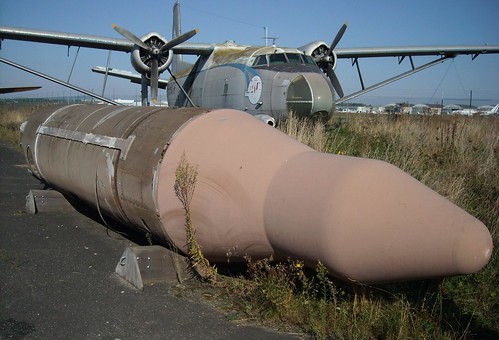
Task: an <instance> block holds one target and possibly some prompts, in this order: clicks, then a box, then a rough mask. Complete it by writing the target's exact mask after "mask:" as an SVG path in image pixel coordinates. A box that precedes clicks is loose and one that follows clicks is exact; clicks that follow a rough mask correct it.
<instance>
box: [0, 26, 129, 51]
mask: <svg viewBox="0 0 499 340" xmlns="http://www.w3.org/2000/svg"><path fill="white" fill-rule="evenodd" d="M0 38H1V39H12V40H24V41H32V42H40V43H46V44H56V45H65V46H81V47H90V48H97V49H103V50H113V51H122V52H130V51H131V50H132V49H133V46H134V45H133V43H131V42H130V41H128V40H125V39H117V38H109V37H99V36H94V35H86V34H75V33H61V32H51V31H44V30H35V29H27V28H16V27H5V26H0Z"/></svg>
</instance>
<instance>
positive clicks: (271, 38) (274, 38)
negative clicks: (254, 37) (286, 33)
mask: <svg viewBox="0 0 499 340" xmlns="http://www.w3.org/2000/svg"><path fill="white" fill-rule="evenodd" d="M262 39H265V46H267V41H268V40H272V46H273V47H275V41H276V40H277V39H279V38H278V37H265V38H262Z"/></svg>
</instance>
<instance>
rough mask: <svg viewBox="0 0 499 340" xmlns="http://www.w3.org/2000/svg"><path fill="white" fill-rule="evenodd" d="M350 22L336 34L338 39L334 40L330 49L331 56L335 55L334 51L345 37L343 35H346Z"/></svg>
mask: <svg viewBox="0 0 499 340" xmlns="http://www.w3.org/2000/svg"><path fill="white" fill-rule="evenodd" d="M347 26H348V22H345V23H344V24H343V26H341V28H340V30H339V31H338V33H337V34H336V37H335V38H334V40H333V42H332V43H331V47H329V54H332V53H333V50H334V49H335V48H336V45H338V43H339V42H340V40H341V38H342V37H343V34H344V33H345V30H346V29H347Z"/></svg>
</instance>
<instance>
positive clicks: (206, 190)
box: [21, 105, 492, 283]
mask: <svg viewBox="0 0 499 340" xmlns="http://www.w3.org/2000/svg"><path fill="white" fill-rule="evenodd" d="M21 143H22V146H23V149H24V152H25V155H26V159H27V162H28V164H29V168H30V170H31V172H32V173H33V174H34V175H35V176H37V177H38V178H40V179H42V180H43V181H45V182H47V184H49V185H50V186H52V187H54V188H56V189H57V190H60V191H62V192H65V193H67V194H70V195H73V196H75V197H77V198H79V199H80V200H82V201H84V202H86V203H87V204H88V205H90V206H92V207H94V208H95V209H97V210H98V211H99V212H100V213H102V214H104V215H106V216H110V217H112V218H114V219H117V220H119V221H121V222H123V223H125V224H127V225H129V226H131V227H134V228H137V229H140V230H143V231H147V232H151V233H153V234H154V235H155V236H156V237H158V238H159V239H161V240H163V241H164V242H165V243H166V242H168V243H171V244H173V245H174V246H176V247H178V248H179V249H180V250H181V251H184V252H186V243H187V242H186V234H185V217H184V210H183V208H182V205H181V203H180V201H179V200H178V198H177V197H176V196H175V192H174V183H175V170H176V169H177V167H178V164H179V161H180V159H181V157H182V155H185V157H186V159H187V161H188V162H189V163H190V164H191V165H193V166H196V167H197V170H198V175H197V184H196V188H195V192H194V196H193V199H192V203H191V206H190V212H191V215H192V216H191V217H192V221H193V223H194V225H195V226H196V229H197V235H196V237H197V241H198V242H199V244H200V245H201V247H202V250H203V253H204V255H205V256H206V257H207V258H208V259H209V260H210V261H227V260H228V259H230V261H238V260H239V261H240V260H243V256H244V255H249V256H251V257H252V258H263V257H267V256H270V255H272V256H273V257H274V258H276V259H284V258H287V257H290V258H294V259H300V260H303V261H305V263H306V264H307V265H309V266H315V265H316V263H317V261H321V262H322V263H324V265H325V266H326V267H327V268H328V269H329V270H330V272H331V273H332V274H333V275H335V276H337V277H339V278H342V279H345V280H353V281H358V282H363V283H378V282H391V281H403V280H416V279H424V278H433V277H442V276H448V275H457V274H468V273H473V272H476V271H478V270H480V269H481V268H482V267H483V266H485V265H486V264H487V262H488V261H489V259H490V256H491V253H492V238H491V235H490V233H489V231H488V230H487V228H486V227H485V226H484V225H483V224H482V223H481V222H480V221H478V220H477V219H476V218H474V217H473V216H471V215H469V214H468V213H466V212H465V211H464V210H462V209H460V208H459V207H457V206H455V205H454V204H452V203H451V202H449V201H448V200H447V199H445V198H444V197H442V196H440V195H439V194H437V193H436V192H434V191H432V190H430V189H429V188H427V187H426V186H424V185H423V184H421V183H420V182H418V181H417V180H415V179H413V178H412V177H411V176H409V175H407V174H406V173H404V172H403V171H401V170H400V169H398V168H397V167H395V166H392V165H390V164H388V163H385V162H381V161H376V160H370V159H363V158H355V157H347V156H338V155H330V154H322V153H319V152H316V151H315V150H313V149H311V148H309V147H307V146H305V145H303V144H301V143H299V142H298V141H296V140H294V139H292V138H290V137H288V136H287V135H285V134H283V133H281V132H280V131H278V130H276V129H273V128H271V127H269V126H267V125H266V124H263V123H262V122H261V121H259V120H257V119H255V118H254V117H252V116H250V115H248V114H246V113H244V112H240V111H235V110H229V109H221V110H213V111H207V110H205V109H201V108H175V109H174V108H154V107H141V108H134V107H119V108H117V107H112V106H104V105H101V106H99V105H72V106H66V107H57V108H53V107H52V108H44V109H41V110H40V111H39V112H36V113H35V114H33V116H32V118H31V119H30V120H29V121H28V122H27V123H25V124H23V126H22V139H21Z"/></svg>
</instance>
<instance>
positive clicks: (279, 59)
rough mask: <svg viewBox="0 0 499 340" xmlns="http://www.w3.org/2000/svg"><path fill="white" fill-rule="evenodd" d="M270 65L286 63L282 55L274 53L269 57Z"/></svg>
mask: <svg viewBox="0 0 499 340" xmlns="http://www.w3.org/2000/svg"><path fill="white" fill-rule="evenodd" d="M269 61H270V64H284V63H287V60H286V56H285V55H284V53H274V54H270V55H269Z"/></svg>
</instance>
